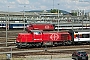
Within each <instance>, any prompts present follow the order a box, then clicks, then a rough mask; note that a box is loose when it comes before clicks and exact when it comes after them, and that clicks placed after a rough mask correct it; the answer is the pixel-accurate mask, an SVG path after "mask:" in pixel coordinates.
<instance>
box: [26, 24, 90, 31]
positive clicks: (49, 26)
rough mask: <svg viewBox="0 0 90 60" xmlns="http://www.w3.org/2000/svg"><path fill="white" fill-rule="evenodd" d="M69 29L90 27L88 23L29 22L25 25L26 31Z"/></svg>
mask: <svg viewBox="0 0 90 60" xmlns="http://www.w3.org/2000/svg"><path fill="white" fill-rule="evenodd" d="M58 29H59V30H62V29H64V30H65V29H66V30H70V29H90V26H89V25H82V24H60V25H59V26H58V25H54V24H50V23H31V24H28V25H27V26H26V31H30V30H48V31H49V30H50V31H51V30H52V31H53V30H58Z"/></svg>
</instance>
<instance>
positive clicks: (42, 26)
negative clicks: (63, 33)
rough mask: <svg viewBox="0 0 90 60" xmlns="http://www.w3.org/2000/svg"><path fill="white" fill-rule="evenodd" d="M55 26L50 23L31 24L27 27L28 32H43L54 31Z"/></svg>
mask: <svg viewBox="0 0 90 60" xmlns="http://www.w3.org/2000/svg"><path fill="white" fill-rule="evenodd" d="M54 28H55V27H54V25H53V24H50V23H31V24H28V25H27V26H26V31H28V32H29V31H30V30H43V31H52V30H54Z"/></svg>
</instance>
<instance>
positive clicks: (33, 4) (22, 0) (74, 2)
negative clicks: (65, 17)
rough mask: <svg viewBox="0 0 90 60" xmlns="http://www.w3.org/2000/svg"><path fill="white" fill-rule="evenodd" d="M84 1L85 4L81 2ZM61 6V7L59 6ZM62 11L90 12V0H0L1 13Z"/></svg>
mask: <svg viewBox="0 0 90 60" xmlns="http://www.w3.org/2000/svg"><path fill="white" fill-rule="evenodd" d="M81 1H84V2H81ZM58 4H59V5H58ZM53 8H56V9H60V10H65V11H68V12H70V11H71V10H74V9H75V10H77V9H80V10H85V11H88V12H90V1H89V0H0V11H12V12H18V11H23V10H25V11H30V10H49V9H53Z"/></svg>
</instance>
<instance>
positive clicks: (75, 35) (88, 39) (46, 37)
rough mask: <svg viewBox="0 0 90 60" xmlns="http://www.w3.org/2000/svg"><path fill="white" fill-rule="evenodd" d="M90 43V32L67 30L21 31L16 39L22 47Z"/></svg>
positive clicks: (18, 45) (17, 43)
mask: <svg viewBox="0 0 90 60" xmlns="http://www.w3.org/2000/svg"><path fill="white" fill-rule="evenodd" d="M77 43H78V44H82V43H85V44H90V32H74V31H73V30H66V31H59V32H57V31H49V32H47V31H46V32H45V31H41V30H31V31H30V33H19V34H18V36H17V39H16V45H17V47H19V48H22V47H34V46H37V47H41V46H44V45H52V46H58V45H61V44H62V45H72V44H77Z"/></svg>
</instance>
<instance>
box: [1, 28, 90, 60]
mask: <svg viewBox="0 0 90 60" xmlns="http://www.w3.org/2000/svg"><path fill="white" fill-rule="evenodd" d="M0 30H1V29H0ZM20 32H22V33H25V32H26V31H24V30H9V31H7V47H6V31H5V30H4V29H3V30H1V31H0V59H1V60H5V59H6V58H7V56H6V54H8V53H9V54H11V55H12V56H11V57H12V60H20V59H21V60H28V58H29V59H33V60H36V59H37V60H38V59H41V58H44V59H49V60H50V59H52V60H53V59H55V58H56V59H57V58H71V54H72V52H74V51H76V50H84V51H86V52H87V53H88V55H89V54H90V45H86V44H83V45H70V46H63V45H62V46H57V47H52V46H50V47H41V48H37V47H35V48H33V47H31V48H22V49H19V48H17V47H16V45H15V40H16V37H17V35H18V33H20ZM46 50H47V51H46ZM44 59H43V60H44Z"/></svg>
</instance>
